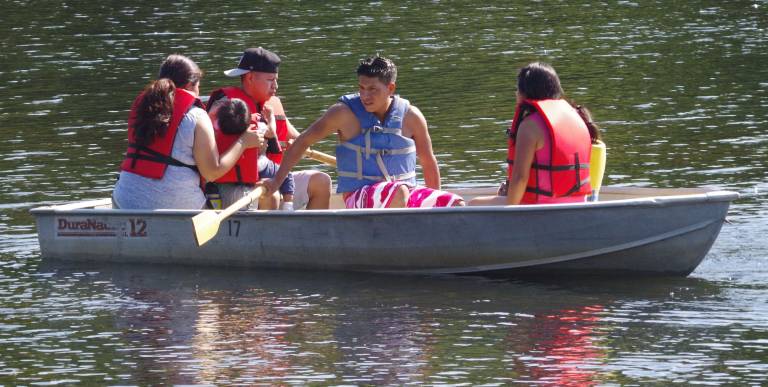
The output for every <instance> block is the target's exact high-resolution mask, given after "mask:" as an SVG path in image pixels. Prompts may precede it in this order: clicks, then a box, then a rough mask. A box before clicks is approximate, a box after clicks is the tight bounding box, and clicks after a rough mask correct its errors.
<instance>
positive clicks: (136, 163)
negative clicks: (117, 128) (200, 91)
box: [120, 88, 203, 179]
mask: <svg viewBox="0 0 768 387" xmlns="http://www.w3.org/2000/svg"><path fill="white" fill-rule="evenodd" d="M143 97H144V94H143V93H142V94H139V96H138V97H136V99H135V100H134V101H133V105H131V112H130V114H129V116H128V151H127V152H126V153H125V159H124V160H123V162H122V164H120V169H121V170H123V171H128V172H131V173H135V174H137V175H141V176H144V177H149V178H152V179H160V178H162V177H163V175H165V170H166V168H167V167H168V166H169V165H175V166H182V167H188V168H191V169H194V170H195V171H197V167H195V166H194V165H188V164H184V163H182V162H181V161H179V160H176V159H174V158H173V157H171V152H172V151H173V143H174V141H175V140H176V133H177V132H178V129H179V123H181V119H182V118H184V115H185V114H187V111H189V109H190V108H191V107H192V106H198V107H201V108H202V107H203V104H202V102H200V100H199V99H198V98H197V97H196V96H195V95H194V94H192V93H190V92H189V91H187V90H185V89H182V88H176V91H175V92H174V97H173V114H172V115H171V121H170V123H169V124H168V129H167V130H166V131H165V134H164V135H163V136H162V137H157V138H155V139H153V140H152V142H151V143H150V144H147V145H139V144H138V143H136V136H135V131H134V128H133V125H134V123H135V122H136V115H137V112H136V109H137V107H138V105H139V102H140V101H141V99H142V98H143Z"/></svg>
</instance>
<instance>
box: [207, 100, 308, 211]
mask: <svg viewBox="0 0 768 387" xmlns="http://www.w3.org/2000/svg"><path fill="white" fill-rule="evenodd" d="M263 113H264V114H263V115H260V114H258V113H253V114H254V115H256V117H253V118H255V119H253V120H254V121H258V122H259V127H258V128H257V130H258V131H260V132H261V133H262V134H263V135H264V137H265V138H274V136H276V132H275V130H276V123H275V117H274V114H272V110H271V109H270V108H269V107H267V106H265V107H264V110H263ZM209 114H210V115H211V121H212V122H213V128H214V131H215V132H216V134H217V143H219V142H220V139H221V138H222V137H224V136H225V135H228V136H237V135H240V134H241V133H243V132H245V131H246V130H247V129H248V127H249V125H250V122H251V120H252V117H251V113H250V111H249V109H248V105H247V104H246V103H245V101H243V100H241V99H239V98H233V99H229V98H222V99H220V100H218V101H216V103H214V105H213V106H212V107H211V111H210V113H209ZM266 147H267V143H266V141H265V143H264V145H263V146H262V148H261V149H260V152H259V157H258V159H257V165H255V166H251V167H255V168H257V169H258V176H259V179H261V178H265V177H273V176H274V175H275V172H276V171H277V168H278V167H279V165H278V164H276V163H275V162H273V161H272V160H269V159H268V158H267V157H266V156H265V151H266ZM235 172H236V173H235V174H237V172H239V171H235ZM217 186H218V188H219V194H220V196H221V205H222V207H227V206H229V205H231V204H232V203H234V202H235V201H237V200H238V199H240V198H242V197H243V196H245V195H248V193H249V192H251V191H252V190H253V189H254V188H255V185H254V184H248V183H233V182H225V183H222V182H218V183H217ZM293 193H294V182H293V179H292V176H289V177H288V178H286V179H285V182H284V183H283V184H282V185H281V186H280V190H279V194H280V195H277V196H274V197H263V196H262V197H261V198H260V199H259V202H258V208H261V209H277V208H278V205H279V204H280V196H282V199H283V204H282V208H283V209H292V204H293V203H292V202H293ZM255 207H256V205H254V204H251V206H249V209H255Z"/></svg>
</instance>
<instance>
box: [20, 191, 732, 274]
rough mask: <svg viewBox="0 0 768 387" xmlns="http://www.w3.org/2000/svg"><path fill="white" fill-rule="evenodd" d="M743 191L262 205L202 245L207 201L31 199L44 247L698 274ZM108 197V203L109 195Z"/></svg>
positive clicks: (422, 269) (249, 263) (139, 254)
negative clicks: (526, 202)
mask: <svg viewBox="0 0 768 387" xmlns="http://www.w3.org/2000/svg"><path fill="white" fill-rule="evenodd" d="M736 197H737V194H735V193H732V192H725V191H711V192H702V193H695V194H685V195H672V196H652V197H645V198H630V199H620V200H612V201H606V202H598V203H586V204H562V205H537V206H506V207H465V208H435V209H386V210H325V211H296V212H279V211H256V212H241V213H238V214H236V215H233V216H232V217H231V218H229V219H228V220H225V221H224V222H223V223H222V224H221V227H220V229H219V232H218V234H217V235H216V237H214V238H213V239H212V240H211V241H210V242H208V243H206V244H205V245H203V246H200V247H198V246H197V243H196V242H195V239H194V236H193V235H194V233H193V229H192V222H191V220H190V219H191V218H192V216H194V215H195V214H197V213H198V212H197V211H176V210H156V211H129V210H112V209H107V208H101V209H100V208H94V207H98V206H95V205H90V204H87V203H81V204H73V205H69V206H58V207H43V208H38V209H34V210H32V213H33V214H34V215H35V217H36V221H37V228H38V235H39V240H40V248H41V252H42V255H43V257H45V258H49V259H64V260H96V261H111V262H130V263H163V264H185V265H215V266H236V267H273V268H292V269H293V268H296V269H311V270H317V269H321V270H353V271H371V272H392V273H457V274H459V273H461V274H466V273H478V274H500V275H516V274H526V273H555V272H563V273H567V274H579V275H580V274H605V273H617V272H620V273H625V274H638V275H645V274H651V275H678V276H680V275H682V276H684V275H688V274H689V273H690V272H691V271H693V270H694V269H695V268H696V267H697V266H698V264H699V263H700V262H701V260H702V259H703V258H704V257H705V256H706V254H707V252H708V251H709V249H710V247H711V246H712V243H713V242H714V241H715V239H716V237H717V235H718V233H719V231H720V228H721V226H722V224H723V220H724V218H725V216H726V214H727V211H728V206H729V204H730V201H732V200H733V199H735V198H736ZM98 203H102V204H103V202H98Z"/></svg>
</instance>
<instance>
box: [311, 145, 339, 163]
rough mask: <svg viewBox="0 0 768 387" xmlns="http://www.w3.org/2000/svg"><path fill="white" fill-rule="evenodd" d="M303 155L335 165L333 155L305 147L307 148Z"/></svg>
mask: <svg viewBox="0 0 768 387" xmlns="http://www.w3.org/2000/svg"><path fill="white" fill-rule="evenodd" d="M304 156H306V157H309V158H310V159H312V160H315V161H319V162H321V163H324V164H328V165H330V166H332V167H335V166H336V157H333V156H331V155H329V154H327V153H323V152H320V151H316V150H314V149H309V148H307V150H305V151H304Z"/></svg>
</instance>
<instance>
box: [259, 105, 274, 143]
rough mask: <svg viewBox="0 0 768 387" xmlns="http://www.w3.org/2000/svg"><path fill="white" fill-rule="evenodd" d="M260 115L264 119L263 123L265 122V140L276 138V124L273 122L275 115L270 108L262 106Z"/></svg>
mask: <svg viewBox="0 0 768 387" xmlns="http://www.w3.org/2000/svg"><path fill="white" fill-rule="evenodd" d="M261 115H262V116H263V117H264V121H266V122H267V127H268V128H269V129H267V134H266V137H267V138H276V137H277V122H276V121H275V114H274V112H273V111H272V108H271V107H269V106H264V107H263V108H262V109H261Z"/></svg>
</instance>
